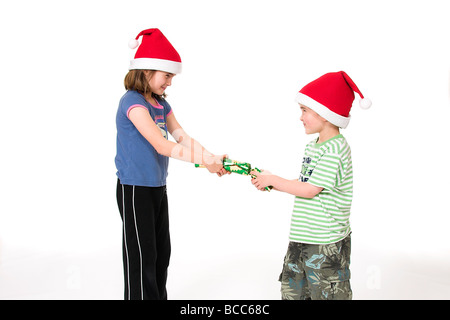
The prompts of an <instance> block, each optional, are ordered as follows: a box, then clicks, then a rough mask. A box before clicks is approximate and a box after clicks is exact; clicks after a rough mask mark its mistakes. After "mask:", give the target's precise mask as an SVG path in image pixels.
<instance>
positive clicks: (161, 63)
mask: <svg viewBox="0 0 450 320" xmlns="http://www.w3.org/2000/svg"><path fill="white" fill-rule="evenodd" d="M128 70H159V71H165V72H169V73H174V74H178V73H181V62H176V61H171V60H164V59H153V58H137V59H133V60H131V61H130V67H129V68H128Z"/></svg>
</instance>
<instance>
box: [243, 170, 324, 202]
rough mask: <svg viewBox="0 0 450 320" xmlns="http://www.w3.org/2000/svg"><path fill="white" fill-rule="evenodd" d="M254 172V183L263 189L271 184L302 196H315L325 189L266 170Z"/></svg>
mask: <svg viewBox="0 0 450 320" xmlns="http://www.w3.org/2000/svg"><path fill="white" fill-rule="evenodd" d="M252 174H254V175H255V176H256V178H255V179H252V183H253V184H254V185H255V187H256V188H258V189H259V190H263V189H264V188H265V187H266V186H269V185H270V186H273V188H274V189H275V190H278V191H281V192H286V193H289V194H292V195H294V196H298V197H302V198H314V197H315V196H316V195H317V194H318V193H320V192H321V191H322V190H323V188H322V187H317V186H314V185H312V184H310V183H307V182H301V181H298V180H287V179H284V178H282V177H279V176H276V175H273V174H270V173H267V172H264V171H263V172H261V173H259V172H256V171H252Z"/></svg>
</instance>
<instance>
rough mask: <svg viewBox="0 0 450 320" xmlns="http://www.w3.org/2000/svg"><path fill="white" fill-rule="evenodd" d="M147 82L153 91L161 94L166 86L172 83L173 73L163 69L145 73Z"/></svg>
mask: <svg viewBox="0 0 450 320" xmlns="http://www.w3.org/2000/svg"><path fill="white" fill-rule="evenodd" d="M146 76H147V80H148V84H149V85H150V89H151V90H152V92H153V93H155V94H157V95H159V96H161V95H162V94H163V93H164V91H165V90H166V88H167V87H168V86H170V85H172V79H173V77H175V74H173V73H169V72H165V71H153V72H147V74H146Z"/></svg>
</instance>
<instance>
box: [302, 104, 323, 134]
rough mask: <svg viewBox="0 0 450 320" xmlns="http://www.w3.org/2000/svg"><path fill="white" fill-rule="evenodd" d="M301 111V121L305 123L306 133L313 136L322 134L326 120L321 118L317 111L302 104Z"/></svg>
mask: <svg viewBox="0 0 450 320" xmlns="http://www.w3.org/2000/svg"><path fill="white" fill-rule="evenodd" d="M300 109H301V110H302V116H301V117H300V121H301V122H303V126H304V127H305V133H306V134H312V133H317V132H320V131H321V130H322V129H323V127H324V125H325V123H326V120H325V119H324V118H322V117H321V116H319V115H318V114H317V113H316V112H315V111H313V110H311V109H310V108H308V107H306V106H304V105H302V104H300Z"/></svg>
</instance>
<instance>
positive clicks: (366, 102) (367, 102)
mask: <svg viewBox="0 0 450 320" xmlns="http://www.w3.org/2000/svg"><path fill="white" fill-rule="evenodd" d="M359 106H360V107H361V109H364V110H367V109H369V108H370V107H371V106H372V101H371V100H370V99H369V98H362V99H361V100H359Z"/></svg>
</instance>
